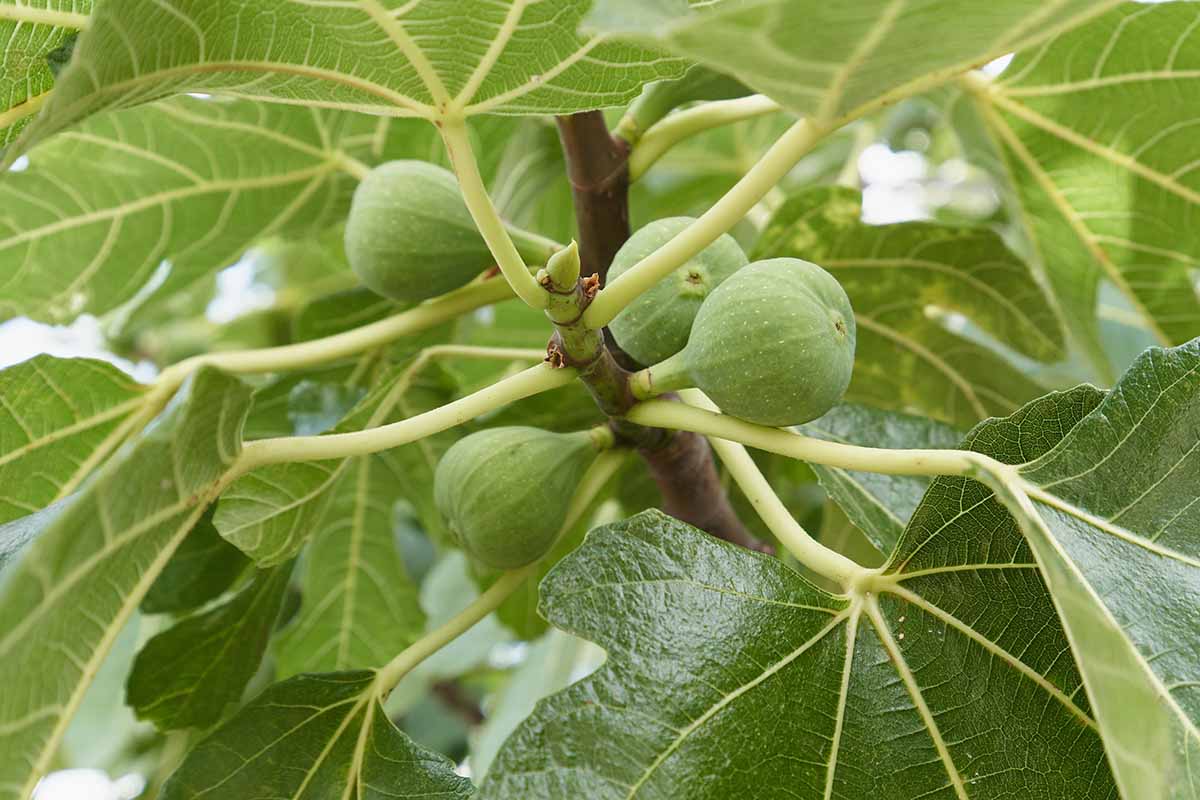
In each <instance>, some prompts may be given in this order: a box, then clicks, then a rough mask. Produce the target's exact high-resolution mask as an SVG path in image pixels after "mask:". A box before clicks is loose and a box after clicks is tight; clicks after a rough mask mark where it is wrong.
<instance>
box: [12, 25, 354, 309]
mask: <svg viewBox="0 0 1200 800" xmlns="http://www.w3.org/2000/svg"><path fill="white" fill-rule="evenodd" d="M115 5H116V6H120V5H121V4H119V3H118V4H115ZM107 7H108V8H112V7H114V5H113V4H109V5H108V6H107ZM339 124H340V115H337V114H334V113H332V112H319V111H313V110H308V109H300V108H288V107H282V106H264V105H261V104H258V103H252V102H245V101H215V100H198V99H194V98H189V97H182V98H176V99H173V100H171V101H170V102H166V103H161V104H156V105H153V106H147V107H144V108H138V109H134V110H130V111H126V112H122V113H119V114H113V115H108V116H104V117H98V118H96V119H93V120H90V121H89V122H88V124H87V125H85V126H83V127H82V128H81V129H80V130H78V131H73V132H71V133H69V134H66V135H64V136H61V137H59V138H58V139H56V140H55V141H54V142H51V143H48V144H47V145H46V146H44V147H41V148H38V149H37V150H36V151H35V152H33V153H31V154H30V164H29V166H28V168H27V169H25V170H22V171H19V172H8V173H4V174H3V176H0V208H3V209H4V214H3V216H0V274H2V275H3V277H2V278H0V319H2V318H6V317H11V316H14V315H18V314H24V315H28V316H31V317H34V318H37V319H42V320H51V321H57V320H64V319H70V318H73V317H75V316H77V315H78V314H80V313H83V312H85V311H86V312H91V313H95V314H100V313H104V312H106V311H110V310H112V309H113V308H116V307H117V306H119V305H121V304H122V303H124V302H126V301H127V300H129V299H130V298H132V297H134V295H135V294H137V293H138V292H139V291H142V290H143V287H144V286H146V284H147V283H149V282H150V281H151V280H152V279H153V280H154V285H155V287H156V288H157V291H158V292H160V293H161V292H168V291H179V290H182V289H184V288H187V287H189V286H191V285H192V284H193V283H194V282H195V281H197V280H199V279H200V278H203V277H205V276H207V275H210V274H212V273H213V272H215V271H216V270H218V269H220V268H222V267H225V266H228V265H229V264H231V263H233V262H234V261H236V260H237V259H238V258H239V257H240V256H241V254H242V252H243V251H244V250H246V249H247V248H248V247H249V246H250V245H251V244H252V243H253V242H254V241H256V240H257V239H259V238H262V237H265V236H270V235H271V234H275V233H289V232H297V233H305V232H307V231H309V230H310V229H319V228H320V227H322V226H323V225H326V224H328V223H329V222H331V221H333V220H335V219H336V218H337V217H338V216H340V215H342V214H344V213H345V210H346V208H348V203H349V191H350V189H351V188H352V186H353V181H352V179H351V178H350V176H349V175H347V174H345V173H344V172H343V171H342V166H341V155H340V153H339V152H338V151H337V150H336V149H335V145H334V143H333V141H332V139H333V138H335V133H336V128H337V126H338V125H339Z"/></svg>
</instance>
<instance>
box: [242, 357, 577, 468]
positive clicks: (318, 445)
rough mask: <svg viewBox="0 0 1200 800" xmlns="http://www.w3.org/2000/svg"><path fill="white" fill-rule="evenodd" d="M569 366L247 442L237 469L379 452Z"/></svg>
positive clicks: (525, 393)
mask: <svg viewBox="0 0 1200 800" xmlns="http://www.w3.org/2000/svg"><path fill="white" fill-rule="evenodd" d="M576 375H577V373H576V371H575V370H573V369H554V368H552V367H550V366H548V365H546V364H539V365H537V366H536V367H530V368H529V369H527V370H524V371H522V372H519V373H517V374H516V375H513V376H511V377H508V378H504V379H503V380H500V381H497V382H496V383H493V384H492V385H490V386H487V387H485V388H483V389H480V390H479V391H477V392H474V393H472V394H469V395H467V396H466V397H462V398H459V399H458V400H455V401H454V402H451V403H447V404H446V405H444V406H440V407H439V408H435V409H433V410H432V411H426V412H425V413H424V414H418V415H417V416H415V417H410V418H408V419H406V420H401V421H400V422H393V423H392V424H390V425H382V426H380V427H378V428H371V429H368V430H365V431H356V432H354V433H339V434H332V435H327V436H290V437H285V438H280V439H260V440H258V441H254V442H248V443H247V444H246V445H245V447H243V448H242V453H241V455H240V456H239V457H238V462H237V464H236V467H235V469H236V471H237V472H238V473H245V472H247V471H249V470H252V469H255V468H257V467H261V466H264V465H266V464H280V463H286V462H292V461H323V460H325V459H335V458H338V459H340V458H350V457H352V456H361V455H367V454H370V453H378V452H380V451H382V450H390V449H392V448H393V447H399V446H400V445H404V444H409V443H410V442H415V441H417V440H418V439H424V438H425V437H426V436H432V435H433V434H435V433H440V432H442V431H444V430H448V429H450V428H453V427H455V426H457V425H461V424H463V423H464V422H468V421H470V420H472V419H475V417H478V416H479V415H480V414H485V413H487V412H488V411H491V410H493V409H496V408H499V407H501V406H504V405H508V404H509V403H512V402H515V401H517V400H521V399H523V398H526V397H530V396H532V395H535V394H539V393H541V392H545V391H549V390H550V389H557V388H558V387H560V386H565V385H567V384H568V383H570V382H571V381H573V380H575V377H576Z"/></svg>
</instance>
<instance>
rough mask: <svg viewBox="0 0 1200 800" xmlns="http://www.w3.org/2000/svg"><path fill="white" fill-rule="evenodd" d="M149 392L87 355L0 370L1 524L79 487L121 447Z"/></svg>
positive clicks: (42, 357)
mask: <svg viewBox="0 0 1200 800" xmlns="http://www.w3.org/2000/svg"><path fill="white" fill-rule="evenodd" d="M144 391H145V387H144V386H142V385H140V384H139V383H137V382H136V381H134V380H133V379H132V378H130V377H129V376H128V375H126V374H125V373H124V372H122V371H121V370H119V369H117V368H116V367H114V366H112V365H111V364H107V363H104V362H102V361H94V360H92V359H85V358H77V359H62V358H54V357H53V356H46V355H40V356H35V357H34V358H31V359H29V360H28V361H23V362H21V363H20V364H17V365H15V366H12V367H9V368H8V369H6V370H3V371H0V523H5V522H10V521H12V520H14V519H17V518H18V517H21V516H24V515H25V514H30V513H33V512H35V511H38V510H39V509H42V508H45V507H46V506H48V505H50V504H51V503H54V502H56V501H58V500H62V499H63V498H65V497H66V496H67V495H69V494H71V493H72V492H74V491H75V490H76V489H77V488H79V485H80V484H81V483H82V481H83V479H84V478H86V477H87V475H88V473H89V472H91V470H93V469H95V468H96V467H97V466H99V464H100V463H101V461H102V460H103V459H104V458H106V457H107V456H109V455H110V454H111V453H112V452H113V451H114V450H115V449H116V448H117V447H118V446H119V445H120V444H121V441H122V439H123V437H124V436H125V435H126V434H127V433H128V430H127V429H126V427H125V426H123V424H122V423H124V422H126V421H127V420H129V419H130V417H132V416H133V415H134V414H136V413H137V412H138V411H139V410H140V408H141V405H142V399H143V393H144Z"/></svg>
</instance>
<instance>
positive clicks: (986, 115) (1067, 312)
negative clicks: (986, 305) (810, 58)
mask: <svg viewBox="0 0 1200 800" xmlns="http://www.w3.org/2000/svg"><path fill="white" fill-rule="evenodd" d="M1195 16H1196V10H1195V8H1194V7H1192V6H1191V5H1190V4H1189V3H1167V4H1164V5H1162V6H1137V5H1133V4H1129V3H1124V4H1121V6H1119V7H1118V8H1116V9H1113V10H1112V11H1111V12H1110V13H1108V14H1106V15H1104V16H1103V17H1102V18H1100V19H1098V20H1096V21H1095V22H1094V23H1092V24H1091V25H1088V26H1086V27H1084V28H1081V29H1079V30H1074V31H1070V32H1067V33H1063V34H1061V35H1060V36H1057V37H1056V38H1055V39H1053V40H1052V41H1050V42H1049V43H1048V44H1047V45H1046V46H1044V47H1043V48H1040V49H1038V50H1031V51H1029V52H1026V53H1022V54H1020V55H1019V56H1018V57H1017V58H1016V59H1015V60H1014V61H1013V63H1012V64H1011V65H1010V66H1009V68H1008V70H1006V71H1005V73H1004V74H1003V75H1002V76H1001V77H1000V79H999V80H998V81H997V82H996V83H995V84H992V85H989V86H987V87H984V88H978V87H974V86H972V88H971V91H970V92H969V93H968V95H967V97H965V98H964V100H963V103H962V106H963V108H962V109H961V114H962V116H964V117H966V119H965V120H963V124H962V130H963V132H964V133H963V135H964V137H965V138H966V139H967V140H968V144H969V146H970V148H971V150H972V151H973V155H974V157H975V158H977V159H978V160H979V161H980V162H981V163H983V164H985V165H988V166H990V167H992V168H993V169H995V171H996V172H997V174H998V176H999V178H1000V181H1001V186H1002V188H1003V189H1004V192H1005V197H1006V199H1007V200H1008V202H1009V203H1010V204H1011V207H1012V215H1013V218H1014V220H1015V222H1016V224H1017V227H1018V229H1019V233H1020V238H1021V241H1022V245H1023V248H1024V252H1025V253H1026V255H1027V257H1028V258H1029V260H1030V262H1031V263H1032V264H1034V265H1035V266H1036V267H1037V268H1038V269H1040V270H1041V271H1042V272H1043V274H1044V275H1045V276H1046V279H1047V280H1048V281H1049V283H1050V285H1051V286H1053V288H1054V291H1055V294H1056V296H1057V298H1058V302H1059V304H1060V306H1061V308H1062V313H1063V316H1064V318H1065V320H1066V322H1067V323H1068V324H1069V326H1070V328H1071V331H1072V333H1073V334H1074V335H1075V337H1076V338H1077V339H1078V340H1079V342H1080V344H1081V345H1082V346H1083V347H1085V348H1087V351H1088V353H1089V354H1090V355H1091V357H1092V358H1093V359H1094V360H1095V361H1097V362H1101V363H1103V362H1102V356H1101V355H1100V353H1101V352H1102V351H1101V349H1100V344H1099V341H1098V339H1099V326H1098V323H1097V318H1096V314H1095V309H1096V302H1097V294H1098V290H1099V287H1100V285H1101V283H1109V284H1111V285H1112V286H1115V287H1116V288H1117V289H1118V290H1119V291H1120V292H1121V293H1122V294H1123V295H1125V297H1126V298H1127V299H1128V300H1129V301H1130V302H1131V303H1132V304H1133V307H1134V308H1135V309H1136V311H1137V313H1138V314H1139V316H1140V318H1141V322H1142V324H1144V325H1146V326H1148V327H1149V328H1150V329H1151V330H1152V331H1153V333H1154V335H1155V336H1156V337H1157V339H1158V341H1159V342H1161V343H1163V344H1179V343H1181V342H1185V341H1187V340H1188V339H1191V338H1194V337H1195V336H1197V335H1200V315H1198V314H1197V305H1196V302H1195V297H1196V288H1195V286H1196V283H1195V262H1196V258H1195V254H1196V248H1197V246H1198V243H1197V241H1196V238H1195V237H1196V235H1197V233H1196V225H1195V220H1196V207H1197V205H1198V203H1200V172H1197V170H1196V169H1195V168H1194V165H1195V158H1196V154H1195V148H1194V146H1193V142H1194V140H1193V139H1192V138H1191V137H1189V136H1188V134H1187V131H1188V130H1189V129H1190V118H1189V117H1188V115H1187V112H1185V111H1183V109H1185V108H1192V107H1194V106H1195V104H1196V102H1197V99H1198V98H1200V78H1198V77H1197V74H1198V73H1197V67H1198V66H1200V53H1197V51H1196V48H1195V47H1194V43H1193V41H1192V39H1191V38H1190V37H1191V30H1192V28H1191V26H1192V24H1193V23H1194V22H1195ZM1135 98H1136V99H1135ZM1131 104H1132V105H1135V106H1136V112H1135V111H1134V110H1133V109H1130V108H1129V106H1130V105H1131ZM1118 108H1120V109H1129V110H1130V112H1131V113H1120V114H1114V113H1111V112H1112V110H1113V109H1118ZM1096 185H1104V186H1106V187H1109V190H1108V191H1105V192H1094V191H1090V190H1089V189H1090V187H1093V186H1096Z"/></svg>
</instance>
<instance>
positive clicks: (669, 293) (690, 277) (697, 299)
mask: <svg viewBox="0 0 1200 800" xmlns="http://www.w3.org/2000/svg"><path fill="white" fill-rule="evenodd" d="M693 222H695V220H694V219H692V218H691V217H668V218H667V219H660V220H655V221H654V222H651V223H650V224H649V225H646V226H645V227H642V228H639V229H638V231H637V232H636V233H634V234H633V236H631V237H629V241H627V242H625V244H624V246H622V247H621V249H620V250H619V251H618V252H617V255H616V257H615V258H613V263H612V266H611V267H610V268H609V270H608V279H609V281H612V280H615V279H616V278H618V277H620V276H621V275H622V274H623V273H624V272H625V271H627V270H628V269H629V268H630V267H632V266H633V265H634V264H637V263H638V262H639V261H641V260H642V259H643V258H645V257H646V256H648V255H650V254H651V253H653V252H654V251H655V250H657V249H659V248H660V247H662V246H663V245H664V244H666V243H667V242H669V241H670V240H671V239H674V238H675V236H676V235H677V234H679V233H680V232H681V231H683V230H684V229H685V228H687V227H688V226H689V225H691V224H692V223H693ZM744 266H746V254H745V253H743V252H742V248H741V247H739V246H738V243H737V242H736V241H735V240H734V238H733V237H732V236H730V235H728V234H725V235H723V236H721V238H719V239H717V240H716V241H715V242H713V243H712V244H710V245H709V246H708V247H706V248H705V249H704V250H703V251H701V253H700V254H699V255H696V256H693V257H692V258H691V259H689V260H688V261H687V263H685V264H684V265H683V266H681V267H680V268H679V269H677V270H675V271H674V272H672V273H671V274H670V275H668V276H667V277H665V278H663V279H662V280H661V281H659V282H658V283H656V284H654V286H652V287H651V288H650V289H649V290H648V291H646V292H643V293H642V294H641V295H640V296H639V297H638V298H637V299H635V300H634V301H633V302H632V303H630V304H629V305H628V306H626V307H625V308H624V309H622V311H621V313H620V314H618V315H617V316H616V317H615V318H614V319H613V321H612V322H611V323H609V326H608V328H609V330H610V331H612V335H613V338H614V339H616V342H617V344H618V345H620V347H621V349H622V350H624V351H625V352H626V353H628V354H629V355H630V356H632V357H633V359H634V360H635V361H637V362H639V363H641V364H657V363H658V362H660V361H664V360H666V359H668V358H670V357H671V356H673V355H675V354H676V353H678V352H679V351H680V350H682V349H683V347H684V345H686V344H687V341H688V334H689V333H690V332H691V330H692V321H693V320H694V319H695V318H696V312H698V311H699V310H700V305H701V304H702V303H703V302H704V298H706V297H708V295H709V293H710V292H711V291H712V290H713V289H715V288H716V287H717V286H718V285H720V284H721V282H722V281H724V280H725V279H726V278H728V277H729V276H730V275H732V274H733V273H735V272H737V271H738V270H739V269H741V268H742V267H744Z"/></svg>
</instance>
